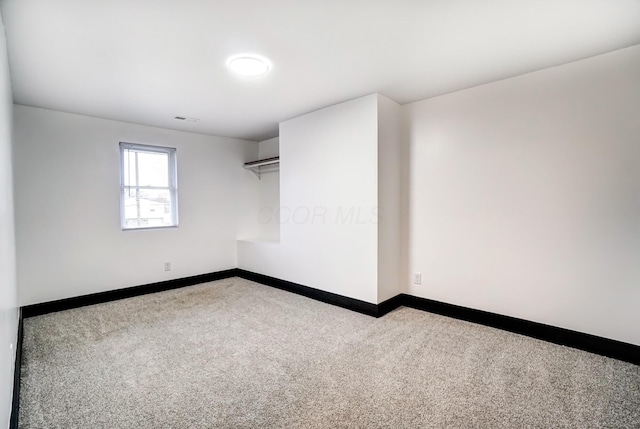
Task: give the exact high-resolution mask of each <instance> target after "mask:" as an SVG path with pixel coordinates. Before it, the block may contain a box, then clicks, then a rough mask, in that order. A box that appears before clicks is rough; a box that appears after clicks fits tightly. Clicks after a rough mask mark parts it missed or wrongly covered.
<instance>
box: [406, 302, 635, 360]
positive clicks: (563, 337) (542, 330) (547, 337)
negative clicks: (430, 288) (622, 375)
mask: <svg viewBox="0 0 640 429" xmlns="http://www.w3.org/2000/svg"><path fill="white" fill-rule="evenodd" d="M402 297H403V298H402V300H401V301H402V305H404V306H406V307H411V308H415V309H418V310H423V311H428V312H430V313H436V314H440V315H443V316H448V317H453V318H455V319H460V320H466V321H468V322H473V323H478V324H480V325H485V326H490V327H493V328H498V329H502V330H505V331H509V332H514V333H516V334H521V335H526V336H528V337H533V338H537V339H539V340H544V341H547V342H550V343H554V344H559V345H562V346H567V347H572V348H575V349H580V350H584V351H586V352H590V353H595V354H598V355H601V356H606V357H610V358H614V359H618V360H622V361H625V362H630V363H633V364H635V365H640V346H636V345H634V344H629V343H624V342H622V341H616V340H611V339H609V338H604V337H598V336H596V335H591V334H585V333H582V332H577V331H572V330H570V329H565V328H558V327H556V326H550V325H545V324H543V323H538V322H532V321H529V320H524V319H518V318H516V317H510V316H503V315H501V314H496V313H490V312H488V311H482V310H474V309H472V308H467V307H461V306H458V305H453V304H446V303H444V302H439V301H433V300H430V299H425V298H418V297H415V296H411V295H406V294H403V295H402Z"/></svg>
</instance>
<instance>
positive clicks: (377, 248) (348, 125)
mask: <svg viewBox="0 0 640 429" xmlns="http://www.w3.org/2000/svg"><path fill="white" fill-rule="evenodd" d="M397 113H398V106H397V105H396V104H395V103H393V102H392V101H391V100H388V99H386V98H384V97H380V96H379V95H377V94H373V95H369V96H366V97H361V98H358V99H355V100H351V101H347V102H345V103H341V104H338V105H335V106H330V107H327V108H324V109H321V110H318V111H316V112H312V113H309V114H307V115H303V116H300V117H298V118H294V119H291V120H289V121H286V122H283V123H281V124H280V178H281V186H280V243H256V242H248V241H240V242H239V244H238V266H239V268H242V269H245V270H248V271H252V272H256V273H260V274H265V275H268V276H272V277H276V278H279V279H282V280H286V281H290V282H294V283H298V284H302V285H305V286H309V287H313V288H316V289H320V290H323V291H327V292H332V293H336V294H339V295H344V296H347V297H350V298H355V299H359V300H362V301H366V302H370V303H375V304H377V303H378V302H379V301H380V299H381V297H390V296H392V295H396V294H397V293H400V291H399V290H398V287H399V282H398V281H397V275H398V271H399V261H398V259H397V258H398V256H397V255H398V254H399V252H398V251H397V250H398V248H399V243H398V240H399V237H397V236H398V235H399V218H398V213H397V204H396V200H395V199H396V198H397V196H396V195H397V192H395V187H396V186H397V184H398V181H397V180H395V179H393V176H394V175H397V174H398V172H397V168H398V162H397V156H396V154H395V149H394V145H396V144H397V143H398V140H399V138H398V137H397V136H396V135H397V131H398V125H397ZM381 153H382V154H383V156H384V158H380V154H381ZM381 177H385V180H388V183H385V184H384V186H383V188H380V178H381ZM381 211H382V212H384V213H383V214H382V216H383V217H382V218H380V214H381ZM380 231H382V233H381V232H380ZM394 235H395V237H394ZM387 256H388V257H389V258H388V259H386V258H387ZM381 257H384V258H385V260H384V261H381ZM381 279H383V282H384V284H383V285H382V291H380V290H379V287H381V286H380V285H381V283H380V281H381ZM396 291H397V292H396ZM384 299H386V298H384Z"/></svg>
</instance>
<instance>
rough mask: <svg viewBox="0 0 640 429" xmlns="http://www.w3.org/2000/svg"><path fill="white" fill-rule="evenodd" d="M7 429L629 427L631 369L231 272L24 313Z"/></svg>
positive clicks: (637, 414) (639, 423) (638, 392)
mask: <svg viewBox="0 0 640 429" xmlns="http://www.w3.org/2000/svg"><path fill="white" fill-rule="evenodd" d="M23 347H24V348H23V362H22V368H21V370H22V372H21V377H22V378H21V380H22V390H21V395H20V427H21V428H47V429H50V428H65V429H73V428H83V429H84V428H92V429H93V428H109V429H119V428H127V429H130V428H132V429H147V428H153V429H159V428H172V429H178V428H483V429H484V428H510V429H511V428H581V429H584V428H635V429H637V428H640V366H636V365H633V364H629V363H625V362H621V361H617V360H614V359H609V358H605V357H601V356H597V355H593V354H590V353H586V352H582V351H579V350H575V349H571V348H567V347H562V346H558V345H554V344H550V343H546V342H543V341H539V340H535V339H532V338H528V337H524V336H521V335H517V334H513V333H509V332H505V331H501V330H498V329H493V328H488V327H484V326H480V325H476V324H473V323H468V322H464V321H459V320H455V319H451V318H447V317H443V316H438V315H434V314H430V313H426V312H422V311H418V310H414V309H409V308H404V307H402V308H399V309H397V310H395V311H393V312H391V313H389V314H388V315H386V316H384V317H382V318H380V319H375V318H372V317H369V316H365V315H361V314H358V313H354V312H351V311H349V310H345V309H342V308H338V307H334V306H331V305H327V304H323V303H320V302H317V301H313V300H311V299H308V298H304V297H301V296H298V295H295V294H291V293H288V292H284V291H281V290H278V289H274V288H271V287H268V286H263V285H259V284H257V283H254V282H250V281H247V280H243V279H239V278H231V279H226V280H219V281H215V282H211V283H205V284H201V285H197V286H191V287H186V288H182V289H176V290H172V291H167V292H161V293H156V294H151V295H145V296H140V297H135V298H130V299H125V300H120V301H114V302H110V303H105V304H99V305H94V306H89V307H83V308H78V309H74V310H67V311H63V312H59V313H52V314H48V315H43V316H38V317H33V318H28V319H25V321H24V344H23Z"/></svg>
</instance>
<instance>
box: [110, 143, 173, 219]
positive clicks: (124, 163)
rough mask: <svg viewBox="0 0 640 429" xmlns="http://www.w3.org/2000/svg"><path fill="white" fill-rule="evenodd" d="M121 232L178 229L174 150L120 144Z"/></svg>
mask: <svg viewBox="0 0 640 429" xmlns="http://www.w3.org/2000/svg"><path fill="white" fill-rule="evenodd" d="M120 219H121V224H122V229H141V228H166V227H172V226H178V187H177V179H176V150H175V149H174V148H170V147H159V146H147V145H141V144H133V143H120Z"/></svg>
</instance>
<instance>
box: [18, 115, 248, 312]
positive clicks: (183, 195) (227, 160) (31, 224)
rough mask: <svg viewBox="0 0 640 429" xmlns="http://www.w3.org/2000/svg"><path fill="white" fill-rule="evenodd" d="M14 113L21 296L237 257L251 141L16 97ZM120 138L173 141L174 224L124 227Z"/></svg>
mask: <svg viewBox="0 0 640 429" xmlns="http://www.w3.org/2000/svg"><path fill="white" fill-rule="evenodd" d="M14 119H15V121H14V127H15V130H14V131H15V155H14V163H15V164H14V170H15V189H16V219H17V221H16V231H17V260H18V284H19V301H20V304H21V305H27V304H33V303H37V302H44V301H50V300H55V299H61V298H67V297H72V296H78V295H84V294H89V293H94V292H100V291H105V290H111V289H118V288H123V287H129V286H135V285H139V284H147V283H152V282H157V281H162V280H168V279H172V278H181V277H187V276H192V275H197V274H202V273H208V272H212V271H219V270H224V269H229V268H235V267H236V235H237V234H238V233H241V232H242V233H250V232H247V231H245V230H247V229H251V228H252V221H253V219H249V218H250V216H252V215H253V213H255V208H254V207H253V204H255V201H257V199H258V194H257V190H256V189H255V186H253V180H254V176H253V174H252V173H251V172H250V171H247V170H244V169H243V168H242V163H243V162H247V161H249V160H252V159H255V158H256V157H257V156H258V145H257V143H255V142H246V141H241V140H234V139H228V138H220V137H212V136H205V135H200V134H192V133H185V132H178V131H171V130H165V129H159V128H152V127H146V126H141V125H134V124H129V123H124V122H117V121H109V120H104V119H98V118H92V117H87V116H81V115H74V114H68V113H62V112H56V111H52V110H45V109H38V108H32V107H26V106H18V105H17V106H15V108H14ZM121 141H125V142H131V143H143V144H154V145H161V146H162V145H164V146H170V147H175V148H177V162H178V201H179V216H180V226H179V227H178V228H169V229H154V230H137V231H122V230H121V229H120V207H119V204H120V202H119V201H120V200H119V146H118V143H119V142H121ZM253 223H255V222H253ZM164 262H171V265H172V270H171V271H170V272H165V271H164V270H163V263H164Z"/></svg>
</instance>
